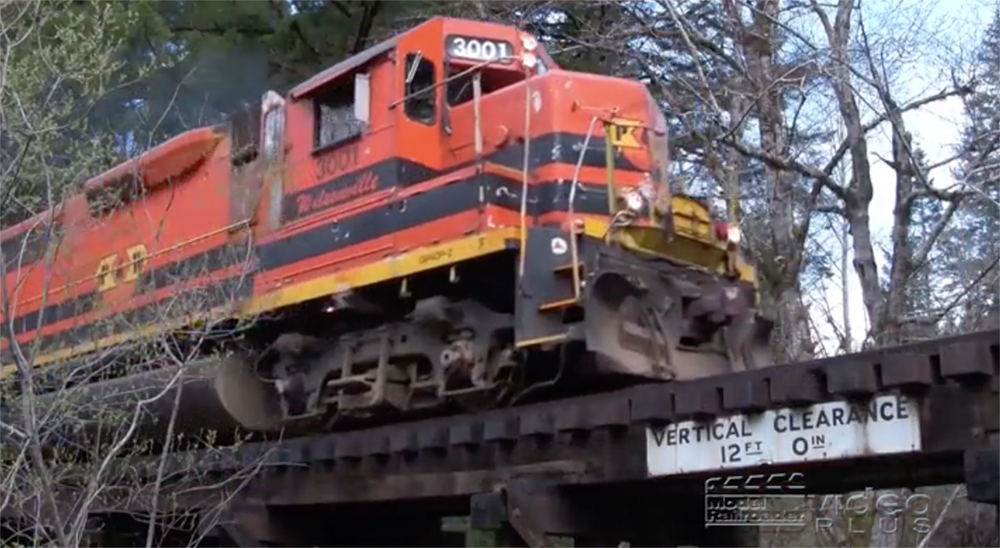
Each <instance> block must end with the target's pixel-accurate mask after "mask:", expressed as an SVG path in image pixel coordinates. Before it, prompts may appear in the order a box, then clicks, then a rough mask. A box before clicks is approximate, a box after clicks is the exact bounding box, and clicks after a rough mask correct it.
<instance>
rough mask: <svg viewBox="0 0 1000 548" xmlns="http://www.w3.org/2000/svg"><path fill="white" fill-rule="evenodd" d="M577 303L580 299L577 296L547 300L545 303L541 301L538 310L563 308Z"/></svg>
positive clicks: (577, 304)
mask: <svg viewBox="0 0 1000 548" xmlns="http://www.w3.org/2000/svg"><path fill="white" fill-rule="evenodd" d="M579 304H580V299H577V298H569V299H560V300H558V301H549V302H547V303H542V305H541V306H539V307H538V310H539V311H540V312H550V311H553V310H564V309H567V308H571V307H574V306H579Z"/></svg>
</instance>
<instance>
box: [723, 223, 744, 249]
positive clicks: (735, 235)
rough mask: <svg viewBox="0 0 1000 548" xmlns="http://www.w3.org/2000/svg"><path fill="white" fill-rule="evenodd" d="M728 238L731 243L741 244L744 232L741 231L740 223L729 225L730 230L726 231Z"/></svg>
mask: <svg viewBox="0 0 1000 548" xmlns="http://www.w3.org/2000/svg"><path fill="white" fill-rule="evenodd" d="M726 238H727V239H728V240H729V243H731V244H733V245H740V241H741V240H742V239H743V234H742V233H741V232H740V225H737V224H731V225H729V230H727V231H726Z"/></svg>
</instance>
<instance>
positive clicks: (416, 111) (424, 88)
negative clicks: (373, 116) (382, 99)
mask: <svg viewBox="0 0 1000 548" xmlns="http://www.w3.org/2000/svg"><path fill="white" fill-rule="evenodd" d="M435 83H436V82H435V74H434V63H432V62H430V61H428V60H427V59H424V57H423V55H421V54H420V53H409V54H407V55H406V89H405V93H406V104H405V107H404V109H405V112H406V115H407V116H408V117H410V119H411V120H414V121H416V122H421V123H424V124H428V125H430V124H433V123H434V118H435V116H436V114H437V105H435V101H434V97H435V95H436V91H437V90H436V88H435V87H434V84H435Z"/></svg>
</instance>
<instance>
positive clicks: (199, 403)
mask: <svg viewBox="0 0 1000 548" xmlns="http://www.w3.org/2000/svg"><path fill="white" fill-rule="evenodd" d="M223 362H224V360H219V359H205V360H200V361H197V362H192V363H190V364H187V365H186V366H185V370H184V372H183V373H181V376H180V378H178V379H176V380H174V379H175V377H177V375H178V371H177V369H174V368H168V369H159V370H154V371H149V372H144V373H139V374H134V375H129V376H126V377H120V378H116V379H112V380H107V381H102V382H96V383H91V384H85V385H80V386H75V387H73V388H70V389H67V390H62V391H58V392H48V393H44V394H40V395H38V396H36V397H35V402H36V403H35V406H36V407H35V409H36V413H35V414H36V416H37V417H38V421H39V424H40V425H41V428H40V430H39V431H40V432H41V433H42V437H43V442H44V443H45V444H46V445H49V444H55V443H58V442H59V441H60V440H63V441H72V442H76V443H79V442H80V441H82V440H83V439H93V437H94V436H100V437H101V438H103V439H106V440H113V439H116V438H120V437H121V436H123V435H124V434H125V433H126V431H127V429H128V428H129V425H131V424H132V421H133V420H134V421H136V422H137V427H136V430H135V432H134V435H133V437H134V438H135V439H137V440H139V439H144V440H149V441H151V442H152V443H154V444H159V443H162V442H163V441H164V440H165V437H164V436H165V435H166V433H167V430H168V425H169V424H170V418H171V415H172V413H173V410H174V405H175V403H179V406H178V409H177V419H176V422H175V425H174V435H175V436H179V437H181V438H182V439H183V438H188V439H191V438H198V439H204V440H206V441H208V442H209V443H211V444H213V445H219V444H222V445H225V444H228V443H231V442H232V440H233V439H234V437H236V436H237V434H240V435H241V437H243V436H245V435H246V434H248V432H247V431H246V430H245V429H241V428H240V425H239V423H238V422H237V421H236V420H235V419H233V417H232V416H231V415H230V414H229V412H228V411H227V410H226V407H225V406H223V404H222V401H221V399H220V396H219V393H218V391H217V390H216V387H215V381H216V379H215V377H216V376H217V374H218V372H219V370H220V368H221V366H222V364H223ZM171 382H173V383H174V384H173V386H171ZM168 387H169V388H168ZM178 390H181V394H180V396H181V397H180V400H179V401H178V400H177V391H178ZM140 403H141V405H140ZM3 407H4V409H3V415H4V420H5V422H8V424H12V425H14V426H16V427H18V428H23V427H24V421H23V413H22V410H21V401H20V399H7V400H6V401H4V402H3ZM287 433H288V432H286V434H287ZM254 437H255V438H260V437H262V436H261V435H260V434H257V435H255V436H254ZM4 438H5V442H9V441H12V440H11V439H10V436H4ZM5 445H6V443H5Z"/></svg>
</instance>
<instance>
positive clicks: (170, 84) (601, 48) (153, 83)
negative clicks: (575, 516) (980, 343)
mask: <svg viewBox="0 0 1000 548" xmlns="http://www.w3.org/2000/svg"><path fill="white" fill-rule="evenodd" d="M433 15H449V16H460V17H471V18H476V19H485V20H492V21H498V22H503V23H508V24H516V25H519V26H521V27H523V28H525V29H526V30H529V31H531V32H533V33H535V34H536V35H537V36H538V37H539V38H540V40H541V41H542V42H543V43H544V44H545V46H546V47H547V48H548V50H549V52H550V53H551V54H552V55H553V57H554V58H555V59H556V61H557V62H558V63H560V64H561V65H562V67H564V68H567V69H571V70H581V71H588V72H597V73H602V74H611V75H617V76H622V77H626V78H635V79H640V80H642V81H644V82H646V83H647V85H648V86H649V88H650V90H651V91H652V92H653V93H654V94H655V96H656V97H657V98H658V99H659V100H660V101H661V103H662V106H663V109H664V111H665V112H666V113H667V117H668V120H669V121H670V125H671V137H672V147H671V156H672V158H673V160H674V164H673V181H674V182H673V184H674V189H675V191H685V192H688V193H691V194H695V195H698V196H704V197H708V198H711V199H712V200H714V201H716V202H718V203H723V200H724V199H725V198H727V197H731V196H735V197H737V198H738V200H737V201H738V204H739V207H738V208H737V210H736V211H730V212H729V214H730V215H735V216H736V217H737V218H738V219H739V222H740V224H741V227H742V230H743V234H744V239H743V241H744V245H745V246H746V247H747V249H748V251H749V252H750V253H751V255H752V257H753V259H754V261H755V263H756V265H757V267H758V272H759V275H760V288H761V294H762V298H763V301H764V309H765V312H766V313H767V314H768V315H769V316H771V317H773V318H775V319H776V320H777V329H776V333H775V336H774V340H773V343H774V348H775V349H776V350H777V352H778V355H779V356H780V359H782V360H789V361H794V360H802V359H808V358H811V357H816V356H823V355H828V354H831V353H844V352H851V351H856V350H859V349H862V348H865V347H871V346H877V345H887V344H895V343H901V342H906V341H911V340H918V339H924V338H931V337H935V336H940V335H943V334H948V333H959V332H968V331H973V330H978V329H985V328H995V327H996V326H997V324H998V322H1000V289H998V288H1000V269H998V264H997V263H998V260H1000V252H998V246H1000V7H998V6H997V5H996V2H994V1H990V0H982V1H981V0H962V1H957V0H955V1H944V0H940V1H938V0H924V1H901V0H823V1H820V0H785V1H779V0H702V1H695V0H678V1H672V2H668V1H667V0H649V1H633V2H604V1H599V0H595V1H588V2H554V1H517V0H514V1H495V0H490V1H488V2H487V1H474V0H465V1H460V2H457V1H456V2H451V1H420V0H413V1H377V0H367V1H365V0H362V1H322V0H316V1H279V0H262V1H252V2H251V1H239V2H236V1H222V0H217V1H209V2H202V1H163V2H153V1H137V0H131V1H120V2H78V1H72V0H46V1H41V0H0V224H2V226H3V227H7V226H11V225H12V224H14V223H16V222H19V221H21V220H23V219H25V218H27V217H29V216H31V215H32V214H34V213H36V212H37V211H39V210H40V209H45V208H46V207H48V206H49V204H53V203H56V202H58V200H59V198H60V196H62V195H63V193H66V192H72V191H74V190H76V189H78V188H79V185H80V184H82V182H83V181H85V180H86V179H87V178H88V177H91V176H93V175H95V174H97V173H99V172H100V171H102V170H104V169H107V168H109V167H111V166H113V165H115V164H116V163H118V162H120V161H121V160H123V159H124V158H127V157H130V156H134V155H135V154H137V153H139V152H141V151H142V150H144V149H147V148H149V147H151V146H155V145H156V144H158V143H160V142H162V141H164V140H165V139H167V138H169V137H170V136H172V135H175V134H177V133H179V132H181V131H183V130H185V129H189V128H192V127H196V126H201V125H205V124H211V123H215V122H219V121H222V120H223V119H224V118H225V117H226V116H227V115H228V114H229V113H231V112H233V111H235V110H237V109H238V108H240V107H241V106H243V105H254V104H257V103H258V102H259V100H260V97H261V95H262V94H263V93H264V92H265V91H267V90H268V89H273V90H276V91H278V92H284V91H286V90H287V89H289V88H290V87H291V86H292V85H293V84H294V83H297V82H300V81H302V80H305V79H307V78H308V77H310V76H312V75H313V74H315V73H316V72H318V71H320V70H322V69H323V68H325V67H328V66H330V65H332V64H333V63H335V62H336V61H338V60H340V59H343V58H344V57H345V56H348V55H351V54H353V53H357V52H360V51H362V50H364V49H365V48H366V47H368V46H371V45H373V44H375V43H377V42H378V41H380V40H382V39H383V38H385V37H388V36H391V35H392V34H394V33H396V32H399V31H401V30H405V29H407V28H410V27H412V26H414V25H416V24H418V23H420V22H422V21H423V20H425V19H426V18H427V17H429V16H433ZM942 105H947V106H948V108H943V107H942ZM928 112H953V113H955V115H954V116H950V117H947V118H942V119H940V120H939V121H937V122H928V120H934V118H933V117H932V116H929V115H927V113H928ZM950 136H953V138H951V137H950ZM942 139H946V140H948V141H953V142H947V143H945V146H943V147H942V142H941V140H942ZM4 253H5V254H6V251H5V252H4ZM11 259H12V256H7V255H5V256H4V257H3V260H4V263H5V267H6V268H10V267H11V264H10V263H9V260H11ZM7 291H8V289H7V288H3V292H4V293H5V294H7ZM852 302H853V303H861V305H860V306H854V307H853V308H852V306H849V303H852ZM7 317H10V316H9V315H8V316H7ZM25 359H26V360H27V361H30V352H29V353H28V354H26V357H25ZM28 435H29V437H30V433H28ZM19 473H20V472H19V471H17V470H5V471H4V473H3V478H4V482H5V483H4V485H3V488H2V489H0V491H4V492H7V493H10V492H11V491H10V490H9V487H10V486H11V485H13V483H12V482H14V481H15V480H14V479H13V478H15V476H18V474H19ZM32 477H34V476H32ZM43 479H44V478H43ZM29 483H32V482H29ZM32 485H33V487H32V488H33V489H34V488H37V487H38V485H42V487H44V482H43V484H35V483H32ZM931 492H933V493H934V494H935V496H936V497H937V498H938V499H940V505H939V506H940V507H941V508H943V507H944V506H945V505H946V504H947V505H949V508H950V510H949V513H948V517H947V519H945V520H944V521H942V525H941V527H940V529H939V530H938V531H937V532H936V533H935V535H934V536H933V537H932V538H931V539H930V540H929V541H928V544H927V545H930V546H958V545H962V546H973V545H980V546H996V544H997V542H998V541H997V536H996V515H995V510H993V509H984V508H980V507H978V506H976V505H973V504H971V503H966V502H964V501H963V500H962V491H961V488H960V486H959V487H958V488H956V487H954V486H952V487H944V488H937V489H935V490H932V491H931ZM152 500H153V504H154V506H155V501H156V499H155V496H154V497H153V499H152ZM949 500H951V501H952V502H949ZM9 502H10V501H5V503H4V504H7V503H9ZM81 508H82V510H81ZM85 509H86V507H85V506H82V507H77V508H75V509H74V510H72V512H76V514H74V515H76V516H77V517H78V518H79V517H80V512H84V513H83V514H82V515H83V516H84V517H85ZM84 521H85V520H84V519H82V518H81V519H77V520H76V523H78V524H82V523H83V522H84ZM81 527H82V525H81ZM66 531H67V532H69V529H66ZM841 532H843V531H841ZM868 533H869V534H866V535H860V536H859V535H857V534H853V533H850V532H847V533H845V534H843V535H840V536H839V537H838V538H830V539H827V538H823V539H819V538H817V539H803V538H793V537H789V536H787V535H763V536H762V538H761V541H762V543H765V544H767V545H773V544H784V545H811V544H812V543H813V542H816V543H822V544H826V545H841V546H846V545H871V546H895V545H900V544H908V545H916V544H917V543H919V542H920V539H913V538H907V536H906V535H904V534H895V535H893V534H886V533H885V532H884V531H882V532H881V533H879V528H878V527H877V526H875V525H871V526H870V527H868ZM74 534H75V533H74ZM57 540H62V541H67V542H71V541H72V539H71V538H70V537H69V536H66V537H64V538H61V539H57ZM150 541H151V537H150ZM63 545H67V544H63Z"/></svg>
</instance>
